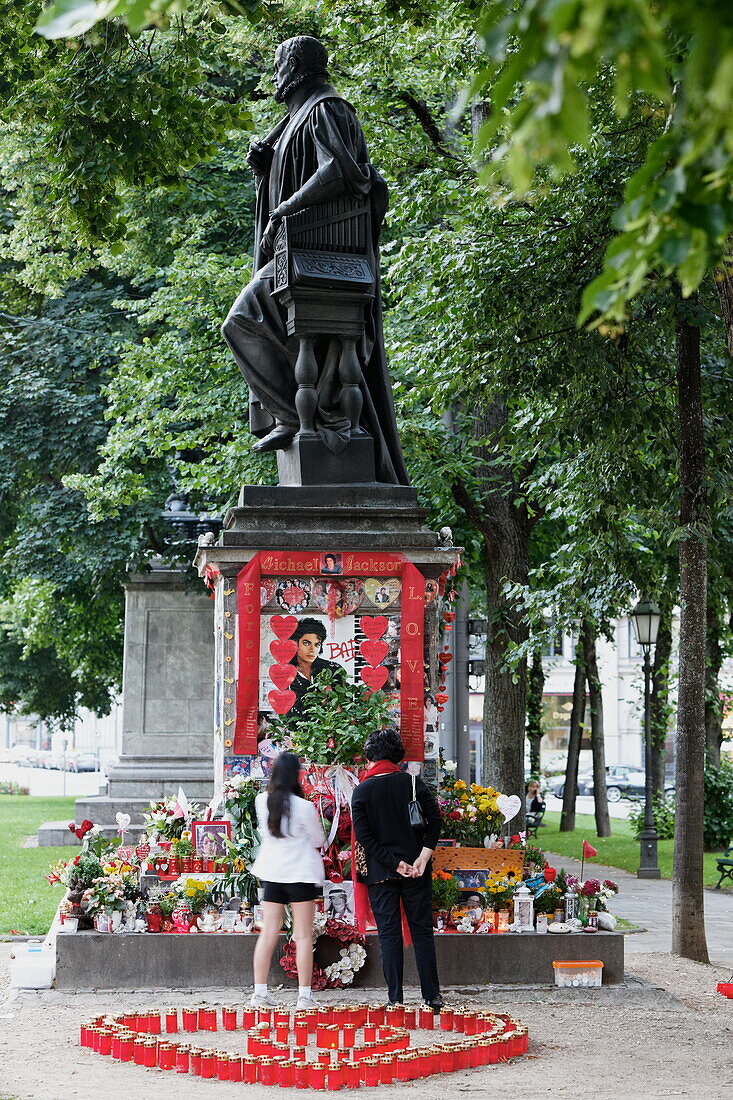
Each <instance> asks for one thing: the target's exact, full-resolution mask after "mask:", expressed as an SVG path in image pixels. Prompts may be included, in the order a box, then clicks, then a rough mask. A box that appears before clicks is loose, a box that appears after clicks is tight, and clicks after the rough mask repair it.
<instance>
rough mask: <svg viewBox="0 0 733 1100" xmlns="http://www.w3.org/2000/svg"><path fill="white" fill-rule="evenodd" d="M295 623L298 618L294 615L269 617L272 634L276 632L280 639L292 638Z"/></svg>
mask: <svg viewBox="0 0 733 1100" xmlns="http://www.w3.org/2000/svg"><path fill="white" fill-rule="evenodd" d="M297 625H298V620H297V619H296V617H295V615H273V616H272V617H271V618H270V626H271V627H272V631H273V634H277V636H278V638H281V639H282V638H292V636H293V631H294V630H295V628H296V626H297Z"/></svg>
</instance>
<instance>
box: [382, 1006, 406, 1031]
mask: <svg viewBox="0 0 733 1100" xmlns="http://www.w3.org/2000/svg"><path fill="white" fill-rule="evenodd" d="M384 1019H385V1023H388V1024H392V1026H393V1027H402V1026H403V1025H404V1022H405V1010H404V1008H403V1006H402V1005H389V1007H388V1008H386V1009H385V1010H384Z"/></svg>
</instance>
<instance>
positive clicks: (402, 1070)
mask: <svg viewBox="0 0 733 1100" xmlns="http://www.w3.org/2000/svg"><path fill="white" fill-rule="evenodd" d="M395 1070H396V1072H395V1077H396V1079H397V1080H398V1081H409V1080H410V1056H409V1054H404V1053H403V1054H398V1055H397V1056H396V1066H395Z"/></svg>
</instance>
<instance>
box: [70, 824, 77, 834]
mask: <svg viewBox="0 0 733 1100" xmlns="http://www.w3.org/2000/svg"><path fill="white" fill-rule="evenodd" d="M69 829H70V831H71V832H72V833H75V832H76V822H75V821H70V822H69Z"/></svg>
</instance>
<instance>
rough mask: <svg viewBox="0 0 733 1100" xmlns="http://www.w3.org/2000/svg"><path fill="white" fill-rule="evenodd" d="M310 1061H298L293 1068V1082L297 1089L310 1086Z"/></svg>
mask: <svg viewBox="0 0 733 1100" xmlns="http://www.w3.org/2000/svg"><path fill="white" fill-rule="evenodd" d="M310 1071H311V1068H310V1063H308V1062H305V1061H300V1060H299V1061H298V1062H297V1064H296V1066H295V1068H294V1070H293V1084H294V1085H295V1088H296V1089H309V1088H310Z"/></svg>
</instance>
